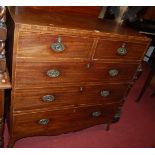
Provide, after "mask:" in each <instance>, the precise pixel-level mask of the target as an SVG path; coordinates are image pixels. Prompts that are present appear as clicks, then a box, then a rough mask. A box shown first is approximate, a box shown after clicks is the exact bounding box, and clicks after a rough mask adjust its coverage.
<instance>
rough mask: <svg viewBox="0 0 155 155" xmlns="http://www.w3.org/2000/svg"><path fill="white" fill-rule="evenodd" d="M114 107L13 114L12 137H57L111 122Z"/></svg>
mask: <svg viewBox="0 0 155 155" xmlns="http://www.w3.org/2000/svg"><path fill="white" fill-rule="evenodd" d="M115 111H116V105H113V106H112V105H111V106H93V107H81V108H79V109H63V110H55V111H44V112H41V111H39V112H37V113H23V114H14V116H13V120H14V121H13V127H12V129H13V137H14V135H15V136H16V138H18V137H26V136H35V135H57V134H61V133H67V132H70V131H72V132H73V131H76V130H80V129H83V128H86V127H90V126H93V125H97V124H103V123H108V122H110V121H111V118H112V117H113V115H114V113H115Z"/></svg>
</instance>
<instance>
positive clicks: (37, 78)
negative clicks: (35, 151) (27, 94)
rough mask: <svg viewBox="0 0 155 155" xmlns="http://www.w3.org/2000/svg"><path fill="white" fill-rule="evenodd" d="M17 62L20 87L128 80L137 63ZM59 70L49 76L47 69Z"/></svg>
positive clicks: (17, 76) (17, 80) (133, 72)
mask: <svg viewBox="0 0 155 155" xmlns="http://www.w3.org/2000/svg"><path fill="white" fill-rule="evenodd" d="M87 64H89V63H87V62H85V63H76V62H72V63H70V62H61V63H59V62H51V63H18V64H17V68H16V81H15V87H16V88H20V89H23V88H24V89H26V88H32V87H49V86H54V85H62V84H64V83H79V82H104V81H108V82H128V81H131V80H132V78H133V75H134V74H135V72H136V69H137V65H138V64H126V63H93V62H92V63H90V64H89V65H87ZM53 69H54V70H57V71H59V76H58V77H55V78H53V77H49V76H48V75H47V72H48V71H49V70H53ZM111 69H117V70H118V75H117V76H115V77H111V76H110V75H109V70H111Z"/></svg>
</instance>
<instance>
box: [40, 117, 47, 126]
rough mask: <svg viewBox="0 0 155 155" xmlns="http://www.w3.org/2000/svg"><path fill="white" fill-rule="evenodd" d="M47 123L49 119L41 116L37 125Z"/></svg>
mask: <svg viewBox="0 0 155 155" xmlns="http://www.w3.org/2000/svg"><path fill="white" fill-rule="evenodd" d="M48 123H49V119H46V118H43V119H40V120H39V121H38V124H39V125H47V124H48Z"/></svg>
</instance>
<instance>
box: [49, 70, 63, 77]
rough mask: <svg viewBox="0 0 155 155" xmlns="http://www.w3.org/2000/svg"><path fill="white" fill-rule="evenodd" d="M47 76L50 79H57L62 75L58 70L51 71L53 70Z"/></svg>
mask: <svg viewBox="0 0 155 155" xmlns="http://www.w3.org/2000/svg"><path fill="white" fill-rule="evenodd" d="M47 75H48V77H52V78H56V77H58V76H59V75H60V71H58V70H56V69H51V70H48V71H47Z"/></svg>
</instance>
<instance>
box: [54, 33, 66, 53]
mask: <svg viewBox="0 0 155 155" xmlns="http://www.w3.org/2000/svg"><path fill="white" fill-rule="evenodd" d="M51 49H52V50H53V51H54V52H56V53H59V52H63V51H64V50H65V47H64V45H63V43H62V39H61V37H60V36H58V38H57V42H55V43H52V44H51Z"/></svg>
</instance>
